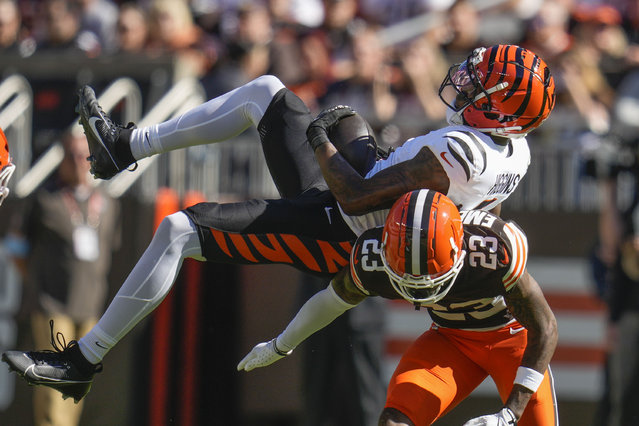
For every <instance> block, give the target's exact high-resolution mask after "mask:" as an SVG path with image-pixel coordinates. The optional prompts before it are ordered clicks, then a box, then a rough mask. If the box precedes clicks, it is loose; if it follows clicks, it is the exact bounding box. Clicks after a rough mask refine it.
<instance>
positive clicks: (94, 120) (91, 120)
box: [89, 117, 120, 170]
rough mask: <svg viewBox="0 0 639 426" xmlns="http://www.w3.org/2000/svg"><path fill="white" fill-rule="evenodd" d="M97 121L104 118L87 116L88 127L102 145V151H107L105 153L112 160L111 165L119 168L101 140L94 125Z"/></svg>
mask: <svg viewBox="0 0 639 426" xmlns="http://www.w3.org/2000/svg"><path fill="white" fill-rule="evenodd" d="M98 121H104V120H102V119H101V118H98V117H89V127H90V128H91V131H92V132H93V135H94V138H95V139H97V140H98V142H100V145H102V148H104V151H105V152H106V153H107V155H108V156H109V158H110V159H111V162H113V165H114V166H115V168H116V169H117V170H120V168H119V167H118V164H117V163H116V162H115V159H114V158H113V156H112V155H111V153H110V152H109V150H108V149H107V147H106V145H105V144H104V142H102V138H100V133H98V129H97V127H96V126H95V123H96V122H98Z"/></svg>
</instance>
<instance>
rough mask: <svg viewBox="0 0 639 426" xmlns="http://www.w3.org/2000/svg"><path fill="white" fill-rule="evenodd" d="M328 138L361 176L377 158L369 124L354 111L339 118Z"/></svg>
mask: <svg viewBox="0 0 639 426" xmlns="http://www.w3.org/2000/svg"><path fill="white" fill-rule="evenodd" d="M328 138H329V139H330V141H331V142H332V143H333V145H335V148H337V150H338V151H339V153H340V154H341V155H342V157H344V158H345V159H346V161H348V162H349V164H350V165H351V166H353V168H354V169H355V170H356V171H357V172H358V173H359V174H360V175H362V176H364V175H366V173H367V172H368V171H369V170H370V169H371V168H372V167H373V164H375V160H376V159H377V142H376V141H375V135H374V133H373V129H372V128H371V127H370V125H369V124H368V123H367V122H366V120H364V119H363V118H362V116H361V115H359V114H357V113H355V115H351V116H350V117H346V118H343V119H341V120H340V121H339V122H338V123H337V125H335V126H334V127H333V128H332V129H331V130H330V131H329V132H328Z"/></svg>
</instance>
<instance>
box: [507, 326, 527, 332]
mask: <svg viewBox="0 0 639 426" xmlns="http://www.w3.org/2000/svg"><path fill="white" fill-rule="evenodd" d="M525 329H526V327H520V328H512V327H511V328H510V334H517V333H519V332H520V331H522V330H525Z"/></svg>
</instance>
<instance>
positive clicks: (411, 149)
mask: <svg viewBox="0 0 639 426" xmlns="http://www.w3.org/2000/svg"><path fill="white" fill-rule="evenodd" d="M424 146H427V147H428V148H430V150H431V151H432V152H433V154H435V156H436V157H437V159H438V160H439V162H440V163H441V165H442V167H443V168H444V170H445V171H446V173H447V174H448V179H449V180H450V186H449V188H448V193H447V194H446V195H447V196H448V198H450V199H451V200H452V201H453V202H454V203H455V205H456V206H457V207H458V208H459V209H460V210H471V209H483V210H490V209H492V208H493V207H495V206H497V205H498V204H500V203H501V202H503V201H504V200H505V199H506V198H508V196H509V195H510V194H511V193H512V192H513V191H514V190H515V188H516V187H517V185H518V184H519V181H520V180H521V179H522V178H523V177H524V175H525V174H526V171H527V170H528V166H529V165H530V149H529V148H528V142H527V141H526V138H525V137H523V136H522V137H519V138H510V139H509V141H508V143H507V144H506V145H499V144H497V143H495V142H494V141H493V140H492V139H491V138H490V136H489V135H487V134H484V133H481V132H479V131H477V130H475V129H473V128H472V127H468V126H449V127H444V128H442V129H439V130H435V131H433V132H430V133H427V134H425V135H422V136H418V137H416V138H412V139H409V140H407V141H406V142H405V143H404V144H403V145H402V146H400V147H399V148H397V149H396V150H395V151H393V152H392V153H391V154H390V155H389V156H388V158H386V159H383V160H379V161H377V162H376V163H375V165H374V166H373V168H372V169H371V170H370V172H368V173H367V174H366V178H369V177H371V176H373V175H374V174H376V173H378V172H379V171H380V170H384V169H386V168H387V167H390V166H393V165H395V164H398V163H401V162H403V161H406V160H409V159H411V158H413V157H415V156H416V155H417V153H418V152H419V151H420V150H421V149H422V148H423V147H424ZM340 211H341V208H340ZM341 213H342V216H343V217H344V220H345V221H346V223H347V224H348V225H349V226H350V228H351V229H352V230H353V232H355V234H356V235H358V236H359V235H361V234H362V232H364V231H365V230H367V229H370V228H373V227H376V226H383V225H384V222H385V221H386V215H387V214H388V209H386V210H377V211H374V212H370V213H367V214H364V215H361V216H349V215H347V214H345V213H344V212H343V211H341Z"/></svg>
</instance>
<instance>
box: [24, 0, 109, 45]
mask: <svg viewBox="0 0 639 426" xmlns="http://www.w3.org/2000/svg"><path fill="white" fill-rule="evenodd" d="M41 20H42V21H43V24H44V25H42V27H39V26H38V28H42V31H43V32H42V33H36V34H35V36H36V40H37V42H38V45H37V49H38V51H47V52H49V53H53V52H55V53H56V54H62V53H64V54H70V55H80V54H81V55H86V54H88V55H89V56H96V55H98V54H99V53H100V44H99V41H98V39H97V37H95V36H94V35H92V34H90V33H84V34H81V33H80V10H79V9H78V7H77V5H76V4H75V3H73V2H71V1H69V0H46V2H45V3H44V7H43V9H42V16H41Z"/></svg>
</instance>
